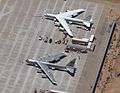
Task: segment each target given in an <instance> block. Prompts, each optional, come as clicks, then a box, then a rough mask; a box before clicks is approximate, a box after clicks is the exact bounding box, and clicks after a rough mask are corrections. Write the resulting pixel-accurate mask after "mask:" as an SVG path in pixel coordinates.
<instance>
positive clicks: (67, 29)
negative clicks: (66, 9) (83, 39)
mask: <svg viewBox="0 0 120 93" xmlns="http://www.w3.org/2000/svg"><path fill="white" fill-rule="evenodd" d="M56 19H57V20H58V21H59V22H60V24H61V25H62V26H63V28H64V29H65V30H66V31H67V33H68V34H69V35H70V36H72V37H73V34H72V32H71V31H70V28H69V26H68V24H67V22H66V21H65V20H64V19H63V18H62V17H59V16H56Z"/></svg>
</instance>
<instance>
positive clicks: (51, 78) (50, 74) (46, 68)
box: [37, 62, 57, 84]
mask: <svg viewBox="0 0 120 93" xmlns="http://www.w3.org/2000/svg"><path fill="white" fill-rule="evenodd" d="M37 63H38V65H39V66H40V68H41V69H42V71H43V72H44V73H45V74H46V76H47V77H48V78H49V79H50V81H51V82H52V83H53V84H57V82H56V81H55V79H54V77H53V74H52V73H51V72H50V71H49V68H48V66H47V65H46V64H44V63H40V62H37Z"/></svg>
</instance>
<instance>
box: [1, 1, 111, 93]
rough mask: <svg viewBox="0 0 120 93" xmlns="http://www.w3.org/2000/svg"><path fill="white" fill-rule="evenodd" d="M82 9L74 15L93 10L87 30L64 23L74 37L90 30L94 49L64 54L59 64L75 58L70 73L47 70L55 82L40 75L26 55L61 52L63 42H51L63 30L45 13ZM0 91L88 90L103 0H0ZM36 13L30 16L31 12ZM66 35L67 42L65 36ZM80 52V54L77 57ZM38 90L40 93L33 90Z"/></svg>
mask: <svg viewBox="0 0 120 93" xmlns="http://www.w3.org/2000/svg"><path fill="white" fill-rule="evenodd" d="M79 8H83V9H85V13H83V14H80V15H79V16H78V17H77V18H82V19H83V18H85V17H87V16H88V15H92V19H93V22H94V25H93V26H92V29H91V31H86V30H84V29H81V28H77V27H76V26H74V25H69V26H70V28H71V29H72V32H73V34H74V35H75V37H77V38H83V37H86V38H87V37H90V36H91V35H92V34H95V37H96V40H95V44H96V48H95V51H94V52H89V53H87V54H82V53H75V52H72V53H69V54H68V56H67V57H66V58H64V59H62V60H61V61H60V62H59V63H58V64H62V65H65V64H67V63H68V62H70V61H71V60H72V59H73V58H77V61H76V64H75V67H76V68H77V71H76V73H75V76H74V77H71V76H70V75H69V74H68V73H66V72H61V71H52V73H53V75H54V77H55V80H56V81H57V83H58V85H57V86H55V85H53V84H51V82H50V81H49V80H48V79H44V78H42V77H41V75H40V73H37V69H36V68H35V67H31V66H28V65H26V62H25V60H26V59H28V58H32V59H36V58H38V57H39V56H40V57H43V56H46V55H47V54H54V53H57V52H63V51H64V49H65V47H66V45H64V44H55V43H54V41H55V40H62V39H63V37H64V34H63V33H62V32H60V31H59V30H58V28H57V27H55V26H54V22H53V21H50V20H46V19H45V18H44V14H45V13H55V14H57V13H58V12H60V11H61V12H65V11H66V10H74V9H79ZM0 11H1V12H0V91H1V93H34V90H35V89H37V90H38V91H39V90H40V89H46V90H51V89H52V90H59V91H65V92H68V93H88V92H89V91H90V89H91V86H92V83H93V81H94V79H95V75H96V74H95V73H96V71H97V66H98V65H99V62H100V59H101V55H102V54H103V52H102V50H103V49H104V45H105V43H106V42H105V41H107V38H108V36H109V33H108V32H105V30H106V28H107V26H108V24H107V23H106V22H107V20H106V13H107V12H106V11H108V10H106V8H105V4H102V3H96V2H88V1H84V0H66V1H64V0H1V1H0ZM37 15H38V16H40V17H35V16H37ZM39 36H42V37H49V38H52V40H53V42H52V43H44V42H43V41H40V40H39ZM67 38H68V39H69V42H68V43H70V40H71V39H70V38H69V37H67ZM79 56H80V59H79ZM38 93H39V92H38Z"/></svg>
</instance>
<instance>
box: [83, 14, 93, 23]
mask: <svg viewBox="0 0 120 93" xmlns="http://www.w3.org/2000/svg"><path fill="white" fill-rule="evenodd" d="M91 18H92V16H91V15H89V16H87V17H86V18H84V19H83V20H85V21H89V22H91V21H92V19H91Z"/></svg>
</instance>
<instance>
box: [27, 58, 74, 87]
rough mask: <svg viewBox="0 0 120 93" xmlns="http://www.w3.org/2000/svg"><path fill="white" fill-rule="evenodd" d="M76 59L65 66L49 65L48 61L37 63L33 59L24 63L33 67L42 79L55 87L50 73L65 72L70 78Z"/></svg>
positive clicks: (54, 81)
mask: <svg viewBox="0 0 120 93" xmlns="http://www.w3.org/2000/svg"><path fill="white" fill-rule="evenodd" d="M75 61H76V59H73V60H72V61H71V62H69V63H68V64H67V65H66V66H62V65H57V64H54V63H49V62H48V61H38V60H33V59H27V60H26V62H27V63H28V65H32V66H35V67H37V68H38V69H39V71H38V73H42V74H41V75H43V76H42V77H43V78H48V79H49V80H50V81H51V82H52V84H54V85H57V82H56V80H55V79H54V76H53V74H52V73H51V72H50V69H52V70H60V71H67V72H68V73H69V74H70V75H71V76H74V73H75V71H76V68H75V67H74V64H75Z"/></svg>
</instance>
